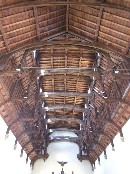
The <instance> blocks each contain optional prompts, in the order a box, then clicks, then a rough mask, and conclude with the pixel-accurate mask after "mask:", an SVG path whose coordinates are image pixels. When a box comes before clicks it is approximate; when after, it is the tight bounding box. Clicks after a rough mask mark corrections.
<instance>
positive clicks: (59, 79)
mask: <svg viewBox="0 0 130 174" xmlns="http://www.w3.org/2000/svg"><path fill="white" fill-rule="evenodd" d="M0 5H1V6H0V95H1V98H0V114H1V115H2V117H3V119H4V120H5V122H6V124H7V125H8V130H7V134H8V132H9V130H11V131H12V132H13V134H14V135H15V137H16V142H15V144H16V143H17V141H18V142H19V143H20V144H21V146H22V150H21V153H22V151H23V150H25V152H26V153H27V157H29V158H30V159H31V161H32V163H34V162H35V161H36V159H38V158H43V159H46V158H47V157H48V154H47V146H48V144H49V143H50V142H52V141H70V142H75V143H77V144H78V145H79V148H80V152H79V154H78V158H79V159H80V160H83V159H88V160H89V161H90V162H91V163H92V164H94V162H95V160H96V159H98V160H99V155H100V154H101V153H102V152H103V151H104V154H105V156H106V151H105V149H106V147H107V145H108V144H109V143H111V144H112V147H113V146H114V144H113V138H114V136H115V135H116V134H117V133H118V132H120V135H121V137H123V133H122V129H121V128H122V127H123V125H124V124H125V123H126V122H127V120H128V119H129V115H130V107H129V106H130V100H129V97H130V91H129V87H130V80H129V79H130V68H129V67H130V2H129V1H120V0H116V1H115V0H107V1H99V0H98V1H97V0H93V1H92V0H91V1H89V0H88V1H87V0H86V1H85V0H84V1H83V0H81V1H78V0H75V1H70V0H68V1H64V0H62V1H54V0H53V1H44V0H42V1H35V0H33V1H25V0H23V1H22V0H8V1H7V0H6V1H2V2H1V4H0ZM57 130H59V131H73V132H75V133H76V134H77V135H78V138H72V137H56V138H52V137H51V132H53V131H57Z"/></svg>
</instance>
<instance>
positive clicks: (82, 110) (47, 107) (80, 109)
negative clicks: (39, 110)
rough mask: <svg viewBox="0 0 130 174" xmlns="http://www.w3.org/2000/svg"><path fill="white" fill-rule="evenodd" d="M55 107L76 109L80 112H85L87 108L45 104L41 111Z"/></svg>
mask: <svg viewBox="0 0 130 174" xmlns="http://www.w3.org/2000/svg"><path fill="white" fill-rule="evenodd" d="M55 109H68V110H77V111H81V112H86V111H87V110H88V109H87V108H80V107H76V106H69V105H62V106H61V105H54V106H53V105H52V106H46V107H44V108H43V111H49V110H55Z"/></svg>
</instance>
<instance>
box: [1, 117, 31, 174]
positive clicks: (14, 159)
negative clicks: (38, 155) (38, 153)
mask: <svg viewBox="0 0 130 174" xmlns="http://www.w3.org/2000/svg"><path fill="white" fill-rule="evenodd" d="M6 130H7V126H6V124H5V123H4V121H3V119H2V118H1V116H0V173H1V174H30V173H31V170H30V164H29V163H28V164H26V155H25V153H24V154H23V157H22V158H20V157H19V156H20V151H21V146H20V145H19V144H18V146H17V149H16V150H14V149H13V147H14V142H15V137H14V136H13V134H12V133H11V132H10V134H9V137H8V139H7V140H5V133H6Z"/></svg>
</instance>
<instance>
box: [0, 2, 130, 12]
mask: <svg viewBox="0 0 130 174" xmlns="http://www.w3.org/2000/svg"><path fill="white" fill-rule="evenodd" d="M57 5H58V6H59V5H60V6H61V5H63V6H64V5H78V6H82V5H83V6H90V7H94V8H97V7H104V8H107V9H113V8H114V9H119V10H125V11H129V8H127V7H122V6H119V5H114V4H110V3H107V2H99V1H98V2H91V1H86V2H84V1H83V2H82V1H80V2H79V1H60V0H59V1H30V2H19V3H14V4H11V5H6V6H3V7H0V11H1V10H7V9H10V8H11V9H13V8H24V7H43V6H57Z"/></svg>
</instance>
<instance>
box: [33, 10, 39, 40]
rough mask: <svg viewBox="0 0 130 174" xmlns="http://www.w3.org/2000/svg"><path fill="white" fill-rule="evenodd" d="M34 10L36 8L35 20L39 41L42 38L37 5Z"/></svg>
mask: <svg viewBox="0 0 130 174" xmlns="http://www.w3.org/2000/svg"><path fill="white" fill-rule="evenodd" d="M33 10H34V17H35V22H36V31H37V38H38V41H39V40H40V30H39V22H38V12H37V7H33Z"/></svg>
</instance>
